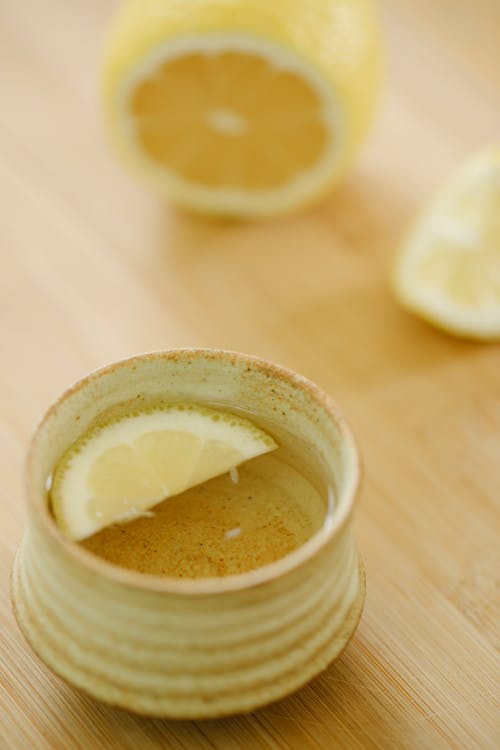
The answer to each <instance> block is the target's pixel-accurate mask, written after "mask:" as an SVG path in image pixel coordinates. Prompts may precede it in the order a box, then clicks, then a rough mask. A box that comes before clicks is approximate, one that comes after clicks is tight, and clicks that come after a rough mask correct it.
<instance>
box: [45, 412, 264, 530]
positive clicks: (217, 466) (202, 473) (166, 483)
mask: <svg viewBox="0 0 500 750" xmlns="http://www.w3.org/2000/svg"><path fill="white" fill-rule="evenodd" d="M276 447H277V445H276V443H275V442H274V440H273V439H272V438H271V437H270V436H269V435H267V434H266V433H265V432H263V431H262V430H260V429H259V428H258V427H256V426H255V425H253V424H252V423H251V422H249V421H248V420H247V419H243V418H242V417H239V416H235V415H234V414H228V413H226V412H220V411H216V410H214V409H210V408H207V407H205V406H199V405H196V404H173V405H169V406H163V407H161V408H154V409H149V410H145V411H139V412H135V413H133V414H129V415H122V416H120V417H119V418H114V419H111V420H110V421H106V420H104V421H103V420H101V421H100V422H99V423H98V424H96V425H95V426H94V428H93V429H91V430H90V431H89V432H88V433H87V434H85V435H84V436H83V437H81V438H80V439H79V440H78V441H77V442H76V443H75V444H74V445H73V446H71V448H70V449H69V450H68V451H67V452H66V454H65V455H64V456H63V457H62V459H61V461H60V462H59V464H58V465H57V467H56V470H55V472H54V477H53V482H52V488H51V500H52V510H53V513H54V516H55V518H56V521H57V523H58V524H59V526H60V527H61V528H62V530H63V531H64V532H65V533H66V535H67V536H68V537H70V538H71V539H74V540H81V539H84V538H86V537H88V536H90V535H91V534H94V533H95V532H96V531H98V530H99V529H102V528H104V527H105V526H108V525H109V524H111V523H115V522H116V521H124V520H127V519H131V518H134V517H136V516H138V515H141V513H143V512H144V511H147V510H149V509H150V508H152V507H153V506H154V505H156V504H157V503H159V502H161V501H162V500H165V499H166V498H168V497H171V496H172V495H178V494H179V493H181V492H184V490H187V489H188V488H189V487H194V486H195V485H196V484H201V482H205V481H207V480H208V479H212V478H213V477H215V476H218V475H219V474H224V473H225V472H227V471H230V470H231V469H232V468H233V467H236V466H238V465H239V464H241V463H242V462H244V461H248V460H249V459H250V458H254V457H255V456H259V455H262V454H263V453H268V452H269V451H272V450H274V449H275V448H276Z"/></svg>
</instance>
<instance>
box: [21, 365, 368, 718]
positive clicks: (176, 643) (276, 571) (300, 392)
mask: <svg viewBox="0 0 500 750" xmlns="http://www.w3.org/2000/svg"><path fill="white" fill-rule="evenodd" d="M175 357H180V363H179V361H178V360H176V359H175ZM175 357H174V355H172V354H168V353H167V354H166V355H163V359H162V355H160V356H158V357H153V358H152V360H151V359H149V360H140V361H139V362H138V361H134V362H132V363H130V362H128V363H125V364H121V365H118V366H117V368H111V369H110V370H108V371H106V372H105V373H104V374H103V375H98V376H97V377H96V376H92V378H91V379H89V380H88V381H84V383H83V385H79V386H77V387H76V389H73V391H70V392H69V393H68V394H67V395H66V396H65V397H63V399H62V400H61V401H60V402H59V403H58V405H56V407H55V409H53V410H52V411H51V412H49V414H48V416H47V418H46V419H45V421H44V423H42V426H41V428H40V429H39V431H38V433H37V436H36V437H35V441H34V444H33V448H32V452H31V457H30V460H29V464H28V467H29V476H28V488H29V493H30V505H29V510H30V513H29V524H28V529H27V531H26V534H25V537H24V540H23V544H22V546H21V548H20V550H19V552H18V555H17V558H16V562H15V565H14V571H13V580H12V596H13V602H14V608H15V612H16V616H17V619H18V622H19V625H20V627H21V629H22V631H23V632H24V634H25V636H26V637H27V639H28V641H29V642H30V643H31V645H32V646H33V648H34V650H35V651H36V652H37V653H38V654H39V656H40V657H41V658H42V659H43V661H45V662H46V663H47V664H48V666H50V667H51V668H52V669H53V670H54V671H55V672H56V673H57V674H59V675H60V676H61V677H63V678H64V679H66V680H67V681H68V682H70V683H72V684H73V685H75V686H77V687H80V688H82V689H84V690H85V691H87V692H88V693H90V694H91V695H93V696H95V697H97V698H100V699H102V700H104V701H107V702H109V703H112V704H116V705H119V706H123V707H125V708H128V709H131V710H133V711H136V712H139V713H145V714H151V715H155V716H167V717H175V718H181V717H184V718H202V717H215V716H222V715H228V714H233V713H238V712H244V711H249V710H251V709H254V708H256V707H258V706H262V705H265V704H266V703H269V702H271V701H273V700H276V699H278V698H281V697H283V696H285V695H287V694H289V693H290V692H292V691H293V690H295V689H296V688H298V687H300V686H301V685H302V684H304V683H305V682H307V681H308V680H310V679H311V678H312V677H314V676H315V675H316V674H318V673H319V672H320V671H322V670H323V669H324V668H325V667H326V666H327V665H328V664H329V663H330V662H331V661H332V660H333V659H334V658H335V657H336V656H337V655H338V653H339V652H340V651H341V650H342V648H343V647H344V646H345V644H346V642H347V641H348V640H349V638H350V636H351V634H352V632H353V631H354V629H355V627H356V624H357V621H358V619H359V616H360V612H361V608H362V603H363V597H364V578H363V573H362V570H361V568H360V562H359V557H358V553H357V549H356V546H355V543H354V539H353V535H352V531H351V523H350V505H351V502H352V498H349V497H346V498H343V493H344V490H345V491H346V492H347V493H348V494H350V493H351V492H352V490H353V488H354V489H355V487H356V484H357V467H355V466H351V465H350V463H349V462H350V461H351V459H352V460H354V462H355V455H354V454H355V449H354V446H353V445H352V443H349V441H350V436H349V434H348V432H347V431H346V429H345V427H344V426H343V425H342V424H340V426H339V424H337V423H336V422H335V421H334V420H333V419H332V415H331V414H328V412H327V411H325V405H324V404H321V403H320V401H319V398H320V396H321V394H320V392H319V391H317V392H316V391H315V389H314V388H313V387H312V386H310V384H307V383H305V382H304V381H302V380H300V379H298V378H297V379H295V380H293V378H292V376H289V375H288V374H286V373H284V371H281V370H276V369H274V368H273V369H266V366H264V365H263V364H262V363H259V362H257V361H255V360H251V359H243V358H238V357H237V358H234V357H233V355H225V354H223V353H215V354H214V353H207V352H204V353H200V352H198V353H196V352H184V353H180V354H179V353H176V354H175ZM189 360H191V364H189V365H188V368H187V372H189V378H190V380H191V386H192V387H194V386H195V383H196V382H197V381H198V380H200V378H201V376H202V373H204V376H205V377H208V381H207V380H205V381H203V386H202V389H203V390H204V391H205V393H206V390H207V382H210V380H211V379H213V378H214V377H215V375H216V373H219V376H220V377H219V379H215V380H214V382H216V383H217V388H219V387H220V383H221V382H222V383H224V380H225V379H227V381H228V383H227V384H228V385H229V383H232V384H233V387H234V386H235V384H237V383H238V382H239V381H245V380H246V381H247V385H242V384H241V382H240V385H239V386H238V388H239V389H240V390H241V393H240V395H241V396H242V397H244V396H247V398H246V399H245V401H244V403H245V402H248V396H249V392H246V389H248V387H250V386H251V390H252V392H254V393H259V398H260V399H261V400H264V401H266V400H270V402H274V406H273V405H272V403H269V404H268V408H269V410H270V411H272V410H273V409H274V408H275V405H276V403H277V402H279V403H280V405H281V406H284V399H285V398H286V399H287V403H288V406H289V411H287V413H288V416H289V417H290V413H291V411H292V409H293V410H295V418H296V419H299V420H300V419H301V420H305V419H307V420H308V423H309V428H310V430H312V431H313V432H314V431H316V433H317V439H318V445H317V448H318V449H320V445H319V443H320V442H321V440H322V439H324V440H325V445H324V446H323V448H324V449H325V451H326V449H327V447H328V446H327V443H328V441H329V439H331V438H332V437H335V436H336V439H337V446H336V448H335V446H334V445H332V446H330V452H331V457H332V462H333V464H336V463H337V462H338V466H337V469H338V471H339V472H340V470H341V468H342V465H343V468H344V469H345V470H346V471H347V470H352V471H354V474H355V476H354V477H353V478H348V479H345V478H342V477H341V476H340V474H339V475H338V476H337V485H338V486H337V492H338V503H339V509H338V514H339V516H338V517H339V518H340V520H341V523H339V525H338V527H335V523H334V528H333V529H332V530H330V531H328V530H327V529H325V530H323V531H322V532H320V534H319V535H317V536H316V537H313V538H312V539H311V540H310V541H309V542H308V543H307V544H306V545H304V547H302V548H300V549H299V550H297V551H296V552H295V553H292V555H290V556H289V557H288V561H287V558H284V559H282V560H280V561H278V562H277V563H274V564H273V565H271V566H268V567H267V568H263V569H261V570H260V571H253V572H251V573H249V574H243V575H241V576H234V577H232V581H231V578H228V579H215V582H214V581H212V582H210V581H209V580H208V579H205V580H204V581H194V582H193V581H174V582H173V583H169V581H168V580H167V579H152V578H151V577H148V576H140V575H139V574H131V573H130V572H128V571H123V570H120V569H117V568H113V566H109V565H107V564H106V563H103V562H102V561H100V560H97V559H95V558H92V556H91V555H89V554H87V553H85V552H84V551H83V550H81V549H80V548H78V546H76V545H73V544H71V543H69V542H67V540H64V538H63V537H62V535H61V534H60V532H59V531H58V529H57V528H56V527H55V524H54V523H53V521H52V520H51V519H50V517H49V515H48V513H47V510H46V506H45V503H46V499H45V493H44V492H43V491H42V485H41V482H42V478H43V476H45V477H46V476H47V472H46V469H47V466H50V465H51V463H50V461H51V460H52V452H53V451H54V446H53V441H51V440H50V437H51V434H52V433H53V434H55V432H56V431H57V433H58V434H59V435H60V434H61V433H60V430H61V428H62V429H64V428H66V434H67V433H68V432H70V430H69V424H70V422H69V420H71V424H73V425H74V422H75V417H76V416H78V417H81V418H82V421H83V422H86V421H88V420H89V419H91V418H92V415H91V413H90V412H92V411H97V412H98V411H99V410H100V406H99V403H97V404H96V401H97V402H99V398H97V399H96V398H95V396H96V391H95V387H96V386H97V392H98V393H100V394H101V396H102V397H103V398H104V401H105V402H106V403H107V404H108V405H109V394H110V393H114V394H115V395H114V398H116V396H118V398H117V400H118V401H120V400H123V398H122V397H121V395H123V394H120V387H119V386H120V382H122V384H123V383H128V384H129V385H130V386H131V387H132V386H133V388H132V390H137V389H138V385H139V387H140V390H141V392H142V393H144V392H145V391H146V392H148V393H149V394H152V390H154V389H152V388H151V382H152V381H151V378H149V379H148V376H150V375H151V372H152V371H153V372H154V373H155V375H158V374H159V373H163V388H164V389H165V383H168V382H169V381H170V385H171V386H172V384H173V381H175V377H174V373H175V372H178V371H179V370H183V369H185V367H186V364H187V363H188V362H189ZM176 362H177V364H176ZM246 368H248V369H246ZM117 372H118V374H117ZM168 374H170V375H171V376H172V377H170V378H169V377H167V376H168ZM123 377H124V380H123ZM288 378H290V380H288ZM148 382H149V387H148ZM154 382H155V383H156V384H157V385H158V383H159V382H160V381H158V380H157V378H156V377H155V378H154ZM113 383H114V385H115V386H116V389H115V388H113ZM266 383H267V386H266ZM99 384H101V385H99ZM101 386H104V387H101ZM107 386H109V388H108V387H107ZM266 387H267V390H268V393H266V390H265V389H266ZM271 388H272V389H273V391H274V393H273V394H272V393H271V390H270V389H271ZM263 389H264V390H263ZM311 389H312V390H311ZM82 390H83V391H84V392H85V391H89V392H88V393H86V394H85V393H84V394H83V395H84V396H85V398H84V401H85V399H87V397H88V400H87V407H88V408H87V410H84V409H82V405H83V404H82V398H81V397H82ZM92 391H94V395H93V396H92ZM116 391H118V393H117V392H116ZM75 394H76V395H75ZM106 394H108V395H106ZM318 394H319V395H318ZM214 395H215V394H214V393H211V394H209V397H210V398H214ZM233 396H234V393H231V394H230V396H229V401H231V400H232V398H233ZM207 397H208V396H207ZM221 397H222V393H219V399H220V398H221ZM267 397H268V398H267ZM72 402H73V403H72ZM293 402H295V403H294V405H293V406H292V404H293ZM233 403H234V401H233ZM240 403H241V401H240ZM90 404H93V407H92V409H91V408H90ZM101 406H102V404H101ZM255 406H256V403H255ZM75 407H76V411H75ZM306 407H308V408H307V410H306ZM299 414H301V415H302V416H300V417H299V416H298V415H299ZM84 415H85V418H84ZM291 419H292V422H293V419H294V416H293V414H292V416H291ZM77 421H80V420H77ZM315 425H316V427H315ZM328 426H330V434H328V429H327V428H328ZM303 427H304V429H305V427H306V425H305V423H304V425H303ZM78 429H79V430H82V429H84V428H78ZM325 430H326V434H323V433H324V431H325ZM306 431H307V430H306ZM67 439H68V438H67ZM346 446H347V447H346ZM352 451H354V454H352V455H351V453H352ZM334 453H335V455H336V458H335V456H334ZM351 479H352V481H353V484H352V482H351ZM344 485H345V486H344ZM35 488H37V492H38V494H39V497H38V499H37V498H36V497H33V494H32V493H33V492H34V491H35ZM42 498H43V500H42ZM344 502H345V503H347V505H346V506H345V508H344V507H343V506H342V503H344ZM342 516H343V517H342ZM170 580H171V579H170Z"/></svg>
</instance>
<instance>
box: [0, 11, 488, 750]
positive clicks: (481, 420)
mask: <svg viewBox="0 0 500 750" xmlns="http://www.w3.org/2000/svg"><path fill="white" fill-rule="evenodd" d="M115 5H116V3H115V2H114V1H112V0H109V2H102V0H85V2H84V1H83V0H82V1H81V2H77V0H72V2H67V1H63V0H25V2H22V3H15V2H3V3H2V4H1V6H0V30H1V31H0V34H1V37H0V61H1V65H0V76H1V82H0V83H1V85H0V89H1V91H2V108H1V111H0V150H1V156H0V173H1V179H0V202H1V210H0V226H1V249H0V252H1V264H2V266H1V273H0V287H1V291H0V305H1V330H0V341H1V352H2V367H1V370H0V387H1V393H2V398H1V416H2V420H1V425H0V440H1V453H0V456H1V459H0V468H1V476H2V483H1V486H0V492H1V502H2V523H1V524H0V540H1V548H0V597H1V598H0V629H1V640H0V681H1V684H2V692H1V694H0V748H2V750H24V749H25V748H26V749H29V750H32V749H34V748H36V750H46V749H48V748H50V749H52V748H58V749H59V748H61V750H73V749H80V748H81V750H89V748H106V750H108V749H110V748H112V749H115V748H116V749H120V750H127V749H128V748H140V749H141V750H142V749H143V748H144V749H147V748H159V747H161V748H174V749H175V750H183V749H185V748H197V749H198V748H201V749H202V750H204V749H205V748H222V749H225V748H228V749H229V750H232V749H233V748H245V749H248V750H253V748H266V749H267V748H270V749H271V748H272V749H278V748H292V749H293V750H302V748H304V749H305V750H309V749H313V748H317V749H321V750H329V749H330V748H346V750H351V748H352V749H353V750H356V749H357V748H383V749H385V748H389V749H391V748H394V749H395V750H405V749H407V748H408V749H409V748H412V749H413V748H418V749H419V750H422V749H424V748H429V749H432V750H439V749H440V748H461V749H462V748H463V750H474V749H475V748H479V749H480V750H486V749H487V748H497V747H500V728H499V721H500V718H499V713H498V704H495V693H496V695H497V696H498V687H499V686H498V682H496V676H498V661H497V662H495V646H496V645H498V637H499V628H498V626H499V620H498V610H497V611H495V595H496V597H497V598H496V603H497V604H498V590H495V579H496V573H498V567H499V560H498V554H497V551H496V550H498V527H499V519H498V496H499V487H500V468H499V467H500V461H499V458H500V348H499V347H498V346H495V345H492V346H481V345H474V344H468V343H463V342H459V341H454V340H452V339H451V338H447V337H445V336H444V335H441V334H440V333H438V332H436V331H434V330H432V329H431V328H429V327H427V326H425V325H424V324H421V323H420V322H418V321H416V320H414V319H412V318H411V317H410V316H408V315H406V314H405V313H403V312H401V311H400V310H399V309H398V308H397V307H396V306H395V304H394V303H393V301H392V299H391V296H390V294H389V293H388V290H387V283H386V274H387V265H388V261H389V259H390V257H391V254H392V252H393V249H394V246H395V243H396V242H397V241H398V238H399V237H400V235H401V232H402V231H403V230H404V228H405V226H406V224H407V221H408V219H409V218H410V217H411V215H412V213H413V212H414V210H415V208H416V207H417V206H418V205H419V203H420V202H421V200H422V199H424V198H425V196H426V195H428V193H429V191H430V190H431V189H433V188H434V187H435V186H436V185H437V184H438V183H439V181H440V180H441V179H442V178H443V177H444V176H445V175H446V174H447V173H448V171H449V169H450V168H451V167H452V166H453V165H454V163H455V162H456V161H457V160H459V159H460V158H462V157H463V156H465V155H466V154H467V153H469V152H470V151H471V150H473V149H474V148H476V147H478V146H481V145H482V144H483V143H484V142H485V141H489V140H492V139H494V138H495V137H497V138H498V133H499V130H498V126H499V124H500V53H499V52H498V49H500V6H499V5H498V2H497V0H478V1H477V2H474V3H470V2H468V0H441V1H440V2H439V3H436V2H434V0H385V2H384V3H383V11H384V20H385V27H386V33H387V38H388V47H389V60H388V63H389V69H388V75H387V85H386V91H385V98H384V102H383V106H382V108H381V111H380V116H379V118H378V121H377V125H376V127H375V130H374V132H373V134H372V136H371V138H370V140H369V143H368V144H367V146H366V148H365V150H364V152H363V154H362V157H361V159H360V160H359V163H358V165H357V167H356V169H355V171H354V173H353V174H352V176H351V177H350V179H349V180H348V182H347V183H346V184H345V186H344V187H343V188H342V189H341V190H340V191H338V192H337V194H336V195H334V196H332V197H331V198H329V199H328V200H327V201H325V202H324V203H323V204H322V205H320V206H319V207H317V208H315V209H313V210H310V211H308V212H307V213H305V214H302V215H300V216H296V217H294V218H291V219H287V220H280V221H273V222H270V223H267V224H256V225H238V224H220V223H209V222H206V221H203V220H199V219H193V218H190V217H188V216H186V215H184V214H181V213H179V212H176V211H173V210H169V209H167V208H166V207H165V206H164V205H162V204H161V203H160V202H158V201H157V200H156V199H155V198H154V197H152V196H151V195H150V194H149V193H148V192H146V191H145V190H143V189H142V187H141V186H140V185H138V184H136V183H135V182H134V181H133V180H132V179H131V178H130V177H129V176H128V175H126V174H125V173H123V172H122V170H121V168H120V167H119V166H118V165H117V164H116V163H115V160H114V158H113V157H112V155H111V154H110V153H109V151H108V148H107V147H106V144H105V143H104V139H103V136H102V131H101V122H100V117H99V106H98V99H97V96H96V81H97V79H98V58H99V49H100V45H101V42H102V38H103V34H104V30H105V27H106V22H107V19H108V17H109V15H110V14H111V12H112V11H113V9H114V6H115ZM197 344H198V345H208V346H222V347H227V348H234V349H239V350H244V351H247V352H250V353H256V354H259V355H262V356H264V357H267V358H270V359H272V360H275V361H277V362H280V363H283V364H285V365H288V366H290V367H292V368H294V369H296V370H299V371H301V372H303V373H304V374H306V375H308V376H309V377H311V378H312V379H314V380H316V381H317V382H318V383H319V384H321V385H322V386H323V387H324V388H326V389H327V390H328V391H329V392H330V393H331V394H332V395H333V396H334V398H335V399H336V400H337V401H338V402H339V403H340V404H341V405H342V407H343V409H344V411H345V413H346V415H347V416H348V418H349V419H350V421H351V423H352V425H353V427H354V429H355V431H356V433H357V436H358V439H359V442H360V444H361V448H362V452H363V455H364V462H365V483H364V494H363V501H362V503H361V505H360V507H359V511H358V516H357V531H358V537H359V541H360V545H361V549H362V551H363V554H364V557H365V562H366V566H367V571H368V597H367V602H366V609H365V613H364V616H363V619H362V622H361V625H360V628H359V630H358V632H357V635H356V636H355V638H354V640H353V641H352V643H351V644H350V646H349V648H348V650H347V652H346V653H345V654H344V656H343V657H342V658H341V659H340V661H339V662H338V663H337V664H335V665H334V666H332V667H331V668H330V669H329V670H328V671H327V672H326V673H325V674H324V675H323V676H322V677H320V678H319V679H318V680H316V681H315V682H314V683H313V684H311V685H310V686H308V687H307V688H305V689H304V690H302V691H301V692H300V693H298V694H297V695H295V696H293V697H291V698H289V699H287V700H285V701H284V702H282V703H279V704H277V705H273V706H271V707H269V708H267V709H265V710H262V711H259V712H257V713H256V714H254V715H251V716H247V717H238V718H234V719H230V720H225V721H214V722H205V723H203V722H200V723H188V722H184V723H169V722H162V721H150V720H144V719H139V718H135V717H134V716H131V715H128V714H126V713H124V712H120V711H117V710H113V709H111V708H107V707H105V706H101V705H98V704H97V703H94V702H93V701H92V700H90V699H87V698H86V697H84V696H82V695H79V694H78V693H77V692H75V691H73V690H72V689H70V688H68V687H66V686H65V685H63V684H62V683H61V682H60V681H59V680H58V679H56V678H54V677H53V676H52V675H51V674H50V673H49V672H48V670H47V669H46V668H45V667H44V666H43V665H42V664H41V663H40V662H39V661H38V660H37V659H36V658H35V657H34V656H33V654H32V653H31V652H30V650H29V649H28V647H27V646H26V644H25V643H24V641H23V639H22V637H21V635H20V633H19V632H18V630H17V628H16V626H15V623H14V620H13V617H12V614H11V612H10V606H9V596H8V576H9V569H10V566H11V561H12V556H13V554H14V551H15V549H16V546H17V544H18V543H19V539H20V537H21V533H22V529H23V523H24V518H25V511H24V507H23V494H22V461H23V456H24V452H25V449H26V444H27V441H28V437H29V434H30V432H31V430H32V428H33V426H34V424H35V421H36V419H37V418H38V416H39V415H40V414H41V412H42V411H43V410H44V409H45V408H46V406H47V405H48V403H49V402H50V401H51V400H52V399H54V398H55V397H56V396H57V395H58V394H59V393H60V391H61V390H62V389H63V388H65V386H66V385H67V384H68V383H70V382H71V381H73V380H74V379H76V378H78V377H79V376H80V375H82V374H83V373H85V372H87V371H88V370H90V369H92V368H95V367H97V366H100V365H102V364H104V363H106V362H109V361H110V360H113V359H116V358H119V357H123V356H126V355H129V354H131V353H134V352H139V351H145V350H151V349H157V348H167V347H172V346H179V345H197ZM495 542H496V544H495ZM495 675H496V676H495Z"/></svg>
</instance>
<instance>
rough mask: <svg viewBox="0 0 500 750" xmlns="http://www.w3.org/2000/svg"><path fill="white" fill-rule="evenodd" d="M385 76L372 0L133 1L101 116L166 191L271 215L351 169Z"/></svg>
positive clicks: (108, 72)
mask: <svg viewBox="0 0 500 750" xmlns="http://www.w3.org/2000/svg"><path fill="white" fill-rule="evenodd" d="M379 74H380V34H379V26H378V21H377V16H376V12H375V9H374V7H373V5H372V2H371V0H273V1H272V2H270V1H269V0H128V1H127V2H125V4H124V6H123V8H122V9H121V11H120V12H119V13H118V15H117V17H116V19H115V22H114V25H113V28H112V30H111V35H110V39H109V44H108V48H107V54H106V60H105V71H104V101H105V110H106V117H107V122H108V125H109V130H110V132H111V136H112V140H113V141H114V143H115V145H116V147H117V149H118V151H119V152H120V153H121V154H122V156H123V157H124V159H125V160H126V161H127V163H129V164H130V165H131V166H132V167H133V168H135V169H136V171H138V172H139V173H141V174H143V175H144V177H145V178H147V180H149V182H150V183H151V184H152V185H153V186H155V187H156V188H157V189H158V191H159V192H160V193H162V194H163V195H166V196H169V197H172V198H173V199H174V200H175V201H176V202H178V203H180V204H183V205H184V206H186V207H189V208H191V209H194V210H199V211H202V212H207V213H214V214H226V215H236V216H247V217H255V216H265V215H272V214H276V213H281V212H285V211H289V210H292V209H294V208H297V207H299V206H301V205H303V204H305V203H307V202H309V201H311V200H313V199H314V198H316V197H318V196H319V195H320V194H322V193H323V192H324V191H325V190H327V189H328V188H329V187H330V186H332V185H333V184H334V183H335V182H337V181H338V180H339V179H340V178H341V177H342V175H343V174H344V173H345V172H346V170H347V169H348V167H349V165H350V164H351V162H352V159H353V157H354V155H355V153H356V151H357V149H358V146H359V144H360V142H361V140H362V137H363V135H364V134H365V131H366V129H367V126H368V124H369V122H370V119H371V116H372V111H373V109H374V104H375V101H376V98H377V93H378V83H379Z"/></svg>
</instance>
